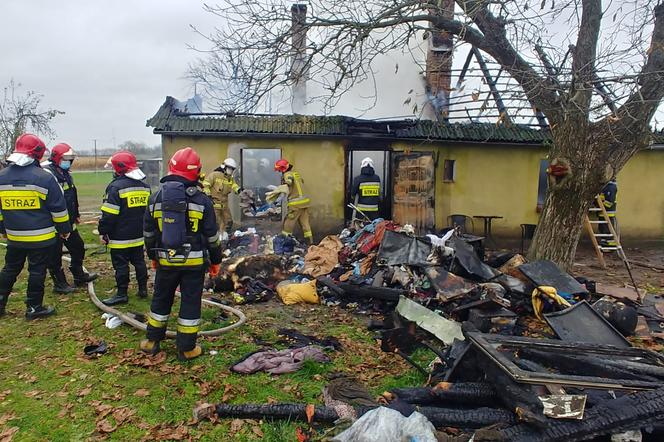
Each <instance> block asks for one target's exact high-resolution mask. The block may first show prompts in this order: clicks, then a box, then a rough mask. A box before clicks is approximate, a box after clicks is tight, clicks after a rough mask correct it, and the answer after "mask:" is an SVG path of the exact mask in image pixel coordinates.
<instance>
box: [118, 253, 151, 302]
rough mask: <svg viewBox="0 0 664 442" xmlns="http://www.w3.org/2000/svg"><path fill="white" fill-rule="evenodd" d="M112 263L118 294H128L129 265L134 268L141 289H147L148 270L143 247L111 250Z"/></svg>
mask: <svg viewBox="0 0 664 442" xmlns="http://www.w3.org/2000/svg"><path fill="white" fill-rule="evenodd" d="M111 263H112V264H113V269H114V270H115V285H116V287H117V289H118V293H121V294H126V293H127V289H128V288H129V274H130V270H129V264H131V265H132V266H134V270H135V271H136V281H137V282H138V286H139V287H147V284H148V268H147V266H146V265H145V255H144V252H143V246H140V247H130V248H127V249H111Z"/></svg>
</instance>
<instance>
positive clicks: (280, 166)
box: [274, 158, 290, 173]
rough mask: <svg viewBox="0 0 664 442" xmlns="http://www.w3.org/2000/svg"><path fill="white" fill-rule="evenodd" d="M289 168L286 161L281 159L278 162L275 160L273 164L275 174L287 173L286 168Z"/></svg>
mask: <svg viewBox="0 0 664 442" xmlns="http://www.w3.org/2000/svg"><path fill="white" fill-rule="evenodd" d="M289 167H290V163H289V162H288V161H287V160H284V159H283V158H282V159H280V160H277V162H276V163H274V170H276V171H277V172H281V173H284V172H286V171H288V168H289Z"/></svg>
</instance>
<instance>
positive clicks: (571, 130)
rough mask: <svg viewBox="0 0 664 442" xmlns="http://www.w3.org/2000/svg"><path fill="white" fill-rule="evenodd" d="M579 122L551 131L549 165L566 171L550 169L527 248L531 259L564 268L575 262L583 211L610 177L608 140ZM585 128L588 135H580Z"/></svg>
mask: <svg viewBox="0 0 664 442" xmlns="http://www.w3.org/2000/svg"><path fill="white" fill-rule="evenodd" d="M575 126H576V127H575ZM579 126H581V125H579ZM579 126H577V125H576V124H575V123H574V122H569V123H566V124H564V125H563V126H561V127H558V128H557V129H555V130H554V131H553V133H552V138H553V142H554V144H553V146H552V147H551V148H550V150H549V158H550V164H551V165H552V166H551V167H550V169H552V168H553V169H556V168H563V169H564V168H566V169H567V173H566V174H564V175H563V176H554V175H553V174H551V173H549V188H548V190H547V194H546V200H545V202H544V208H543V209H542V213H541V217H540V221H539V224H538V226H537V230H536V232H535V236H534V238H533V241H532V243H531V245H530V250H529V251H528V259H530V260H541V259H548V260H551V261H554V262H555V263H557V264H558V265H560V266H561V267H563V268H565V269H570V268H571V267H572V264H573V262H574V256H575V255H576V247H577V244H578V242H579V238H580V236H581V231H582V228H583V217H584V215H585V214H586V213H587V211H588V208H589V207H590V206H591V204H592V201H593V198H594V196H595V195H596V194H597V193H598V192H599V191H600V190H601V189H602V186H603V185H604V184H605V183H606V182H607V181H608V180H609V179H610V178H611V176H610V174H611V172H607V160H606V157H605V155H606V153H607V144H608V143H605V142H602V141H600V139H601V138H602V137H598V136H597V135H599V134H597V133H593V131H592V130H590V128H588V127H585V128H584V127H579ZM584 129H585V130H584ZM580 132H581V133H580ZM584 132H585V133H586V134H588V135H586V136H581V135H582V134H583V133H584ZM559 170H560V169H559ZM554 173H555V170H554ZM562 173H564V172H562ZM607 175H609V176H607Z"/></svg>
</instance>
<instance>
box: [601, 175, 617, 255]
mask: <svg viewBox="0 0 664 442" xmlns="http://www.w3.org/2000/svg"><path fill="white" fill-rule="evenodd" d="M617 197H618V183H617V182H616V178H615V177H613V178H611V180H610V181H609V182H608V183H606V185H605V186H604V188H603V189H602V192H601V193H600V194H599V198H600V200H601V201H602V204H604V209H605V210H606V214H607V216H608V217H609V219H608V221H609V222H610V223H611V224H612V225H613V229H614V230H615V231H616V233H617V232H618V231H617V229H618V224H617V222H616V207H617V205H618V199H617ZM598 217H599V220H600V221H607V220H605V219H604V215H603V214H602V212H598ZM599 233H602V234H605V235H606V234H611V229H609V225H608V224H599ZM606 238H610V237H606ZM606 238H602V239H600V244H601V245H602V246H606V247H615V246H617V245H618V244H617V243H616V241H615V240H614V239H613V238H610V239H606Z"/></svg>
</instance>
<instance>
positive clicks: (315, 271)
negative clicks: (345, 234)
mask: <svg viewBox="0 0 664 442" xmlns="http://www.w3.org/2000/svg"><path fill="white" fill-rule="evenodd" d="M342 248H343V244H342V243H341V241H340V240H339V237H337V236H335V235H330V236H326V237H325V238H323V240H322V241H321V242H320V243H319V244H318V245H313V246H310V247H309V250H308V251H307V254H306V255H305V256H304V270H303V271H302V273H304V274H305V275H311V276H313V277H314V278H317V277H319V276H322V275H327V274H328V273H330V272H331V271H332V269H334V267H335V266H336V265H337V264H339V252H340V251H341V249H342Z"/></svg>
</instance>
